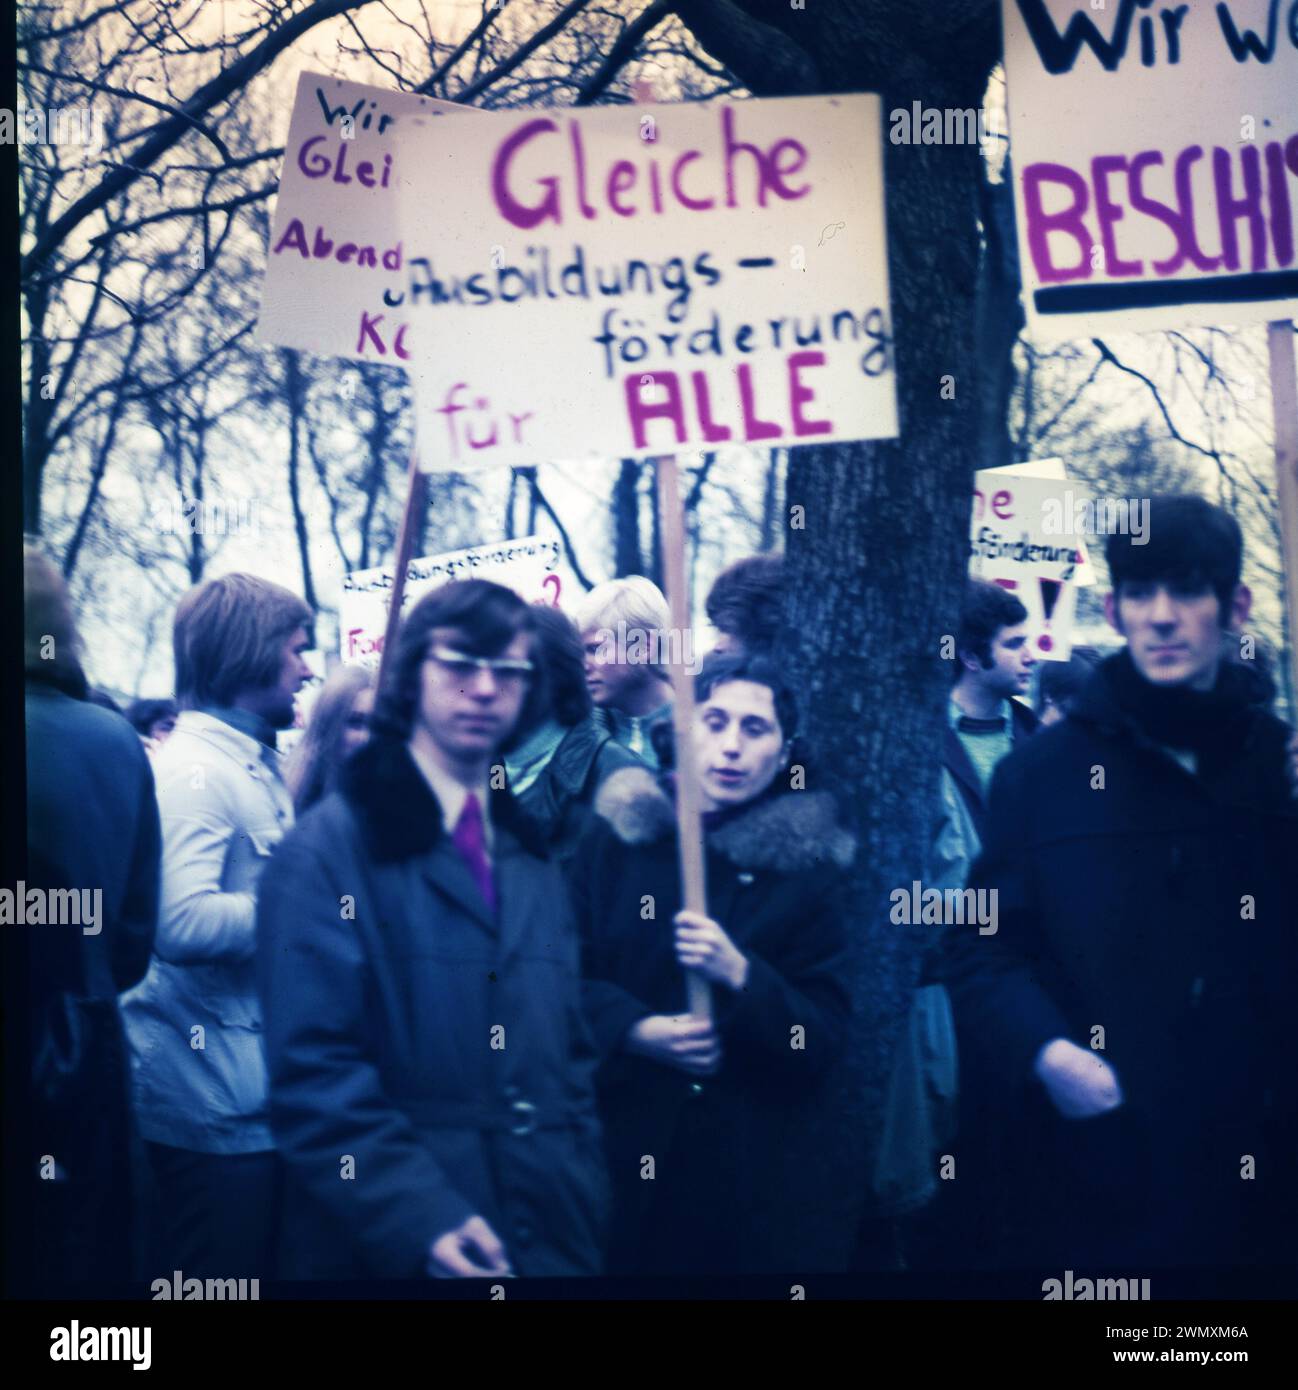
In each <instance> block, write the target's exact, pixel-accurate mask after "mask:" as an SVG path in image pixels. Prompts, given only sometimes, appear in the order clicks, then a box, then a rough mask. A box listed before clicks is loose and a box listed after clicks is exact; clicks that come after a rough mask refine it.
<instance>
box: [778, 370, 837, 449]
mask: <svg viewBox="0 0 1298 1390" xmlns="http://www.w3.org/2000/svg"><path fill="white" fill-rule="evenodd" d="M824 365H825V354H824V353H823V352H795V353H792V354H791V355H790V357H789V415H790V417H791V418H792V420H793V432H794V434H798V435H802V434H829V433H830V432H831V431H832V430H833V428H834V426H833V423H832V422H831V421H829V420H808V419H807V418H806V417H805V416H804V415H803V413H802V407H803V406H804V405H810V404H811V402H812V401H813V400H815V398H816V393H815V391H814V390H813V389H812V388H811V387H810V386H804V385H803V384H802V381H801V379H800V378H799V376H798V373H799V372H800V371H801V370H802V369H803V367H823V366H824Z"/></svg>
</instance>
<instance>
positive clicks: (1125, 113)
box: [1003, 0, 1298, 339]
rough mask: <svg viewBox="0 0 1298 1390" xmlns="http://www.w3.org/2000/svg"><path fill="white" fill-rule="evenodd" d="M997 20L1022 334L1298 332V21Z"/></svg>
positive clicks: (1155, 17)
mask: <svg viewBox="0 0 1298 1390" xmlns="http://www.w3.org/2000/svg"><path fill="white" fill-rule="evenodd" d="M1003 3H1004V31H1005V67H1006V82H1007V87H1008V94H1007V100H1008V105H1009V127H1010V155H1011V161H1012V169H1013V181H1014V202H1015V212H1016V216H1017V221H1018V237H1019V261H1020V265H1021V269H1022V276H1023V292H1024V294H1023V298H1024V306H1025V309H1026V312H1027V316H1028V323H1029V327H1030V330H1031V332H1032V333H1033V334H1034V335H1035V336H1038V337H1040V338H1044V339H1051V338H1062V337H1078V336H1084V335H1086V334H1089V333H1096V332H1103V331H1106V330H1108V329H1110V328H1114V329H1123V330H1125V329H1138V330H1140V329H1157V328H1177V327H1183V326H1186V325H1192V324H1208V325H1210V324H1220V323H1226V324H1234V323H1250V322H1257V321H1260V320H1264V319H1275V318H1286V317H1293V316H1295V315H1298V247H1296V240H1298V215H1296V214H1298V95H1296V94H1298V5H1296V4H1294V3H1293V0H1224V2H1223V3H1220V4H1216V3H1210V0H1190V3H1188V4H1180V5H1171V4H1168V5H1159V6H1157V7H1155V6H1153V5H1151V3H1150V0H1109V3H1107V4H1100V5H1097V4H1095V3H1094V0H1003Z"/></svg>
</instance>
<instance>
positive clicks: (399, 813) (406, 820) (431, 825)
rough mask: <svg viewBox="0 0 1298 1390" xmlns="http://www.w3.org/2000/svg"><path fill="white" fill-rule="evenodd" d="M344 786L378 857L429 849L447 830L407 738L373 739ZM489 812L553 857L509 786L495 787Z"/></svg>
mask: <svg viewBox="0 0 1298 1390" xmlns="http://www.w3.org/2000/svg"><path fill="white" fill-rule="evenodd" d="M339 790H340V791H341V792H342V795H343V798H344V799H345V800H346V802H347V804H348V805H349V806H350V807H351V809H352V811H353V812H354V813H355V815H356V818H357V819H358V820H359V821H360V824H361V831H362V834H363V835H364V836H365V845H366V849H367V850H368V851H369V853H370V855H371V856H372V857H373V858H374V859H375V861H376V862H378V863H381V864H391V863H395V862H397V861H398V860H402V859H412V858H414V857H415V856H416V855H418V854H424V853H426V852H427V851H428V850H430V849H432V847H433V846H434V845H435V844H436V843H437V842H438V840H439V839H441V837H442V836H443V835H444V834H445V833H446V830H445V827H444V825H443V823H442V808H441V806H440V805H439V804H438V801H437V798H436V797H435V796H434V795H433V791H432V788H431V787H430V786H429V785H428V782H427V781H426V780H425V778H424V775H423V773H421V772H420V771H419V769H418V767H416V766H415V761H414V759H413V758H412V757H411V756H410V753H409V751H408V750H407V748H406V746H405V744H404V743H399V742H397V741H396V740H394V739H390V738H375V739H371V740H370V741H369V743H367V744H366V745H365V747H364V748H361V749H359V750H358V751H357V752H356V753H355V754H353V755H352V757H350V758H349V759H348V760H347V762H346V763H345V764H344V765H343V769H342V775H341V777H340V779H339ZM488 813H489V814H490V816H491V823H492V824H493V825H495V826H497V827H500V828H502V829H504V830H507V831H509V832H510V833H511V834H512V835H513V836H514V837H515V838H516V839H518V840H519V841H521V842H522V844H523V846H524V848H525V849H527V850H529V851H530V852H531V853H532V854H535V855H537V856H539V857H540V858H542V859H544V858H546V857H547V851H546V847H545V842H544V840H543V839H542V838H541V836H540V834H539V833H538V831H537V829H536V827H535V826H533V824H532V822H531V821H530V820H529V819H528V818H527V817H526V816H525V815H524V814H523V813H522V812H521V811H520V810H519V808H518V803H517V802H516V801H515V800H514V798H513V797H512V796H510V794H509V793H508V792H507V791H504V790H502V789H493V790H492V791H491V793H490V803H489V806H488Z"/></svg>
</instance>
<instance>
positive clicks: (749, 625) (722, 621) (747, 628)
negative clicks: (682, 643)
mask: <svg viewBox="0 0 1298 1390" xmlns="http://www.w3.org/2000/svg"><path fill="white" fill-rule="evenodd" d="M784 582H785V581H784V556H783V555H771V554H760V555H745V556H744V558H743V559H742V560H736V561H735V562H734V564H732V565H727V566H726V568H725V569H723V570H722V571H721V573H720V574H719V575H717V577H716V579H715V580H714V581H713V583H712V588H711V589H709V590H708V597H707V602H706V605H705V607H706V610H707V615H708V622H710V623H711V624H712V626H713V627H714V628H716V630H717V633H718V637H717V641H716V644H715V645H714V646H713V648H712V650H713V651H714V652H716V653H717V654H718V655H728V656H743V655H750V656H761V655H765V654H769V653H770V652H772V651H773V650H774V649H775V645H776V643H777V642H778V641H779V637H780V621H781V618H782V616H783V614H782V612H781V600H782V597H783V593H784Z"/></svg>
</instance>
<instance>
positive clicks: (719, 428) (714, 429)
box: [690, 372, 730, 444]
mask: <svg viewBox="0 0 1298 1390" xmlns="http://www.w3.org/2000/svg"><path fill="white" fill-rule="evenodd" d="M690 380H691V381H692V382H693V383H694V402H695V404H696V405H697V406H698V408H699V427H700V429H701V430H702V431H703V438H704V440H705V441H706V442H707V443H709V444H719V443H721V441H722V440H725V439H729V438H730V426H729V425H719V424H717V423H716V421H715V420H713V418H712V400H711V398H710V396H709V393H708V375H707V373H706V372H691V373H690Z"/></svg>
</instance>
